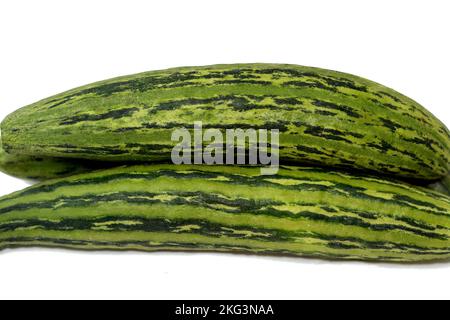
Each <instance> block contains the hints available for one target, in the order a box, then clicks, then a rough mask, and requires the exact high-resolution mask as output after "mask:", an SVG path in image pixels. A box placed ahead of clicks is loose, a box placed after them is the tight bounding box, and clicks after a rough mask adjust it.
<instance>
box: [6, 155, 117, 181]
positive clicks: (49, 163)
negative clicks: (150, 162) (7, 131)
mask: <svg viewBox="0 0 450 320" xmlns="http://www.w3.org/2000/svg"><path fill="white" fill-rule="evenodd" d="M114 166H117V164H113V163H108V162H97V161H88V160H83V159H66V158H51V157H33V156H23V155H11V154H8V153H6V152H5V151H4V150H3V148H1V147H0V171H1V172H3V173H5V174H7V175H9V176H12V177H15V178H19V179H24V180H28V181H46V180H51V179H58V178H63V177H68V176H71V175H76V174H80V173H85V172H89V171H95V170H101V169H107V168H112V167H114Z"/></svg>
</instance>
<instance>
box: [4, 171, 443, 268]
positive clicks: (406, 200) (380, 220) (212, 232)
mask: <svg viewBox="0 0 450 320" xmlns="http://www.w3.org/2000/svg"><path fill="white" fill-rule="evenodd" d="M21 246H50V247H64V248H74V249H85V250H95V249H111V250H144V251H155V250H193V251H225V252H247V253H261V254H287V255H294V256H307V257H319V258H328V259H349V260H368V261H387V262H419V261H430V260H448V259H449V258H450V198H448V197H446V196H444V195H441V194H439V193H435V192H433V191H429V190H427V189H424V188H418V187H413V186H410V185H408V184H403V183H396V182H392V181H386V180H381V179H379V178H376V177H369V176H354V175H348V174H344V173H340V172H330V171H328V170H323V169H319V168H302V167H283V168H281V170H280V172H279V174H278V175H276V176H262V175H260V170H259V168H256V167H231V166H225V167H223V166H174V165H154V166H135V167H121V168H115V169H110V170H106V171H101V172H94V173H88V174H83V175H78V176H74V177H69V178H64V179H60V180H54V181H51V182H46V183H42V184H40V185H37V186H34V187H31V188H28V189H25V190H23V191H19V192H16V193H14V194H12V195H9V196H6V197H3V198H1V199H0V248H9V247H21Z"/></svg>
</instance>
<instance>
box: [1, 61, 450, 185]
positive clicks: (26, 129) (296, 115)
mask: <svg viewBox="0 0 450 320" xmlns="http://www.w3.org/2000/svg"><path fill="white" fill-rule="evenodd" d="M194 121H203V125H204V128H205V129H206V128H217V129H221V131H222V132H224V131H225V130H226V129H227V128H230V129H236V128H242V129H247V128H255V129H258V128H262V129H279V130H280V133H281V135H280V155H281V159H282V161H289V162H295V163H308V164H312V165H321V166H330V167H335V168H345V169H352V170H361V171H370V172H374V173H381V174H388V175H394V176H397V177H401V178H414V179H421V180H437V179H439V178H441V177H444V176H445V175H446V174H447V172H448V163H449V158H450V150H449V148H450V147H449V146H450V143H449V141H450V136H449V131H448V129H447V128H446V127H445V126H444V125H443V124H442V123H441V122H440V121H439V120H437V119H436V118H435V117H434V116H433V115H432V114H431V113H430V112H428V111H427V110H426V109H424V108H423V107H422V106H420V105H419V104H418V103H416V102H414V101H413V100H411V99H409V98H407V97H405V96H403V95H401V94H399V93H397V92H396V91H394V90H391V89H389V88H386V87H384V86H382V85H379V84H377V83H374V82H371V81H369V80H365V79H362V78H360V77H356V76H352V75H348V74H344V73H339V72H334V71H328V70H323V69H316V68H309V67H301V66H295V65H275V64H240V65H215V66H207V67H187V68H177V69H169V70H163V71H153V72H146V73H141V74H137V75H131V76H126V77H121V78H116V79H112V80H107V81H103V82H99V83H95V84H91V85H88V86H85V87H81V88H77V89H74V90H71V91H68V92H65V93H62V94H59V95H56V96H54V97H51V98H48V99H45V100H42V101H40V102H37V103H35V104H32V105H30V106H27V107H25V108H22V109H20V110H19V111H17V112H15V113H13V114H12V115H10V116H9V117H7V119H6V120H5V121H4V122H3V123H2V137H3V144H4V147H5V149H6V150H7V151H8V152H10V153H14V154H25V155H33V156H52V157H72V158H74V157H75V158H86V159H95V160H107V161H130V160H133V161H135V160H136V161H155V160H169V159H170V152H171V150H172V148H173V146H174V145H175V142H172V141H171V134H172V133H173V131H174V129H176V128H179V127H186V128H188V129H190V128H193V123H194Z"/></svg>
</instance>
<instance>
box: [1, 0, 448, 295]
mask: <svg viewBox="0 0 450 320" xmlns="http://www.w3.org/2000/svg"><path fill="white" fill-rule="evenodd" d="M449 12H450V2H449V1H446V0H443V1H432V0H426V1H412V0H407V1H392V0H388V1H386V0H378V1H371V2H369V1H358V0H356V1H345V0H341V1H333V0H331V1H318V0H315V1H299V0H296V1H282V0H276V1H264V0H257V1H249V0H246V1H244V0H238V1H236V0H227V1H211V0H204V1H195V0H190V1H186V0H179V1H174V0H172V1H171V0H164V1H132V0H127V1H114V0H108V1H92V0H90V1H83V0H76V1H72V0H71V1H50V0H41V1H24V0H14V1H12V0H10V1H1V2H0V88H1V91H0V118H3V117H4V116H6V115H7V114H8V113H10V112H12V111H13V110H15V109H16V108H18V107H21V106H23V105H26V104H29V103H32V102H35V101H37V100H39V99H41V98H45V97H47V96H50V95H53V94H56V93H58V92H61V91H65V90H67V89H70V88H72V87H76V86H79V85H83V84H87V83H90V82H93V81H97V80H102V79H106V78H110V77H113V76H118V75H124V74H130V73H135V72H141V71H146V70H152V69H162V68H166V67H176V66H183V65H205V64H215V63H235V62H280V63H293V64H302V65H311V66H318V67H323V68H329V69H335V70H340V71H345V72H349V73H354V74H357V75H360V76H364V77H367V78H369V79H372V80H375V81H377V82H380V83H383V84H385V85H387V86H390V87H392V88H395V89H397V90H398V91H400V92H402V93H404V94H406V95H408V96H410V97H412V98H413V99H416V100H417V101H418V102H419V103H421V104H423V105H424V106H426V107H427V108H428V109H429V110H431V111H432V112H433V113H434V114H435V115H436V116H438V117H439V118H441V119H442V121H444V123H446V124H447V125H450V113H449V108H450V105H449V100H448V95H449V90H450V89H449V79H450V78H449V74H450V59H449V57H450V41H449V31H450V19H449ZM25 186H26V184H25V183H24V182H22V181H19V180H16V179H13V178H10V177H8V176H5V175H1V176H0V193H1V194H8V193H10V192H11V191H14V190H18V189H20V188H22V187H25ZM449 271H450V263H444V264H435V265H426V266H424V265H420V266H412V265H409V266H392V265H384V264H365V263H339V262H324V261H319V260H306V259H299V258H270V257H251V256H236V255H226V254H187V253H170V254H169V253H156V254H147V253H83V252H71V251H65V250H51V249H45V250H43V249H26V250H8V251H4V252H0V298H44V299H45V298H75V299H76V298H124V299H127V298H136V299H141V298H153V299H175V298H179V299H198V298H210V299H216V298H217V299H220V298H230V299H231V298H233V299H277V298H280V299H281V298H285V299H300V298H306V299H313V298H321V299H328V298H380V299H391V298H425V299H426V298H429V299H439V298H447V299H448V298H450V293H449V292H450V290H449V288H450V276H449Z"/></svg>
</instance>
